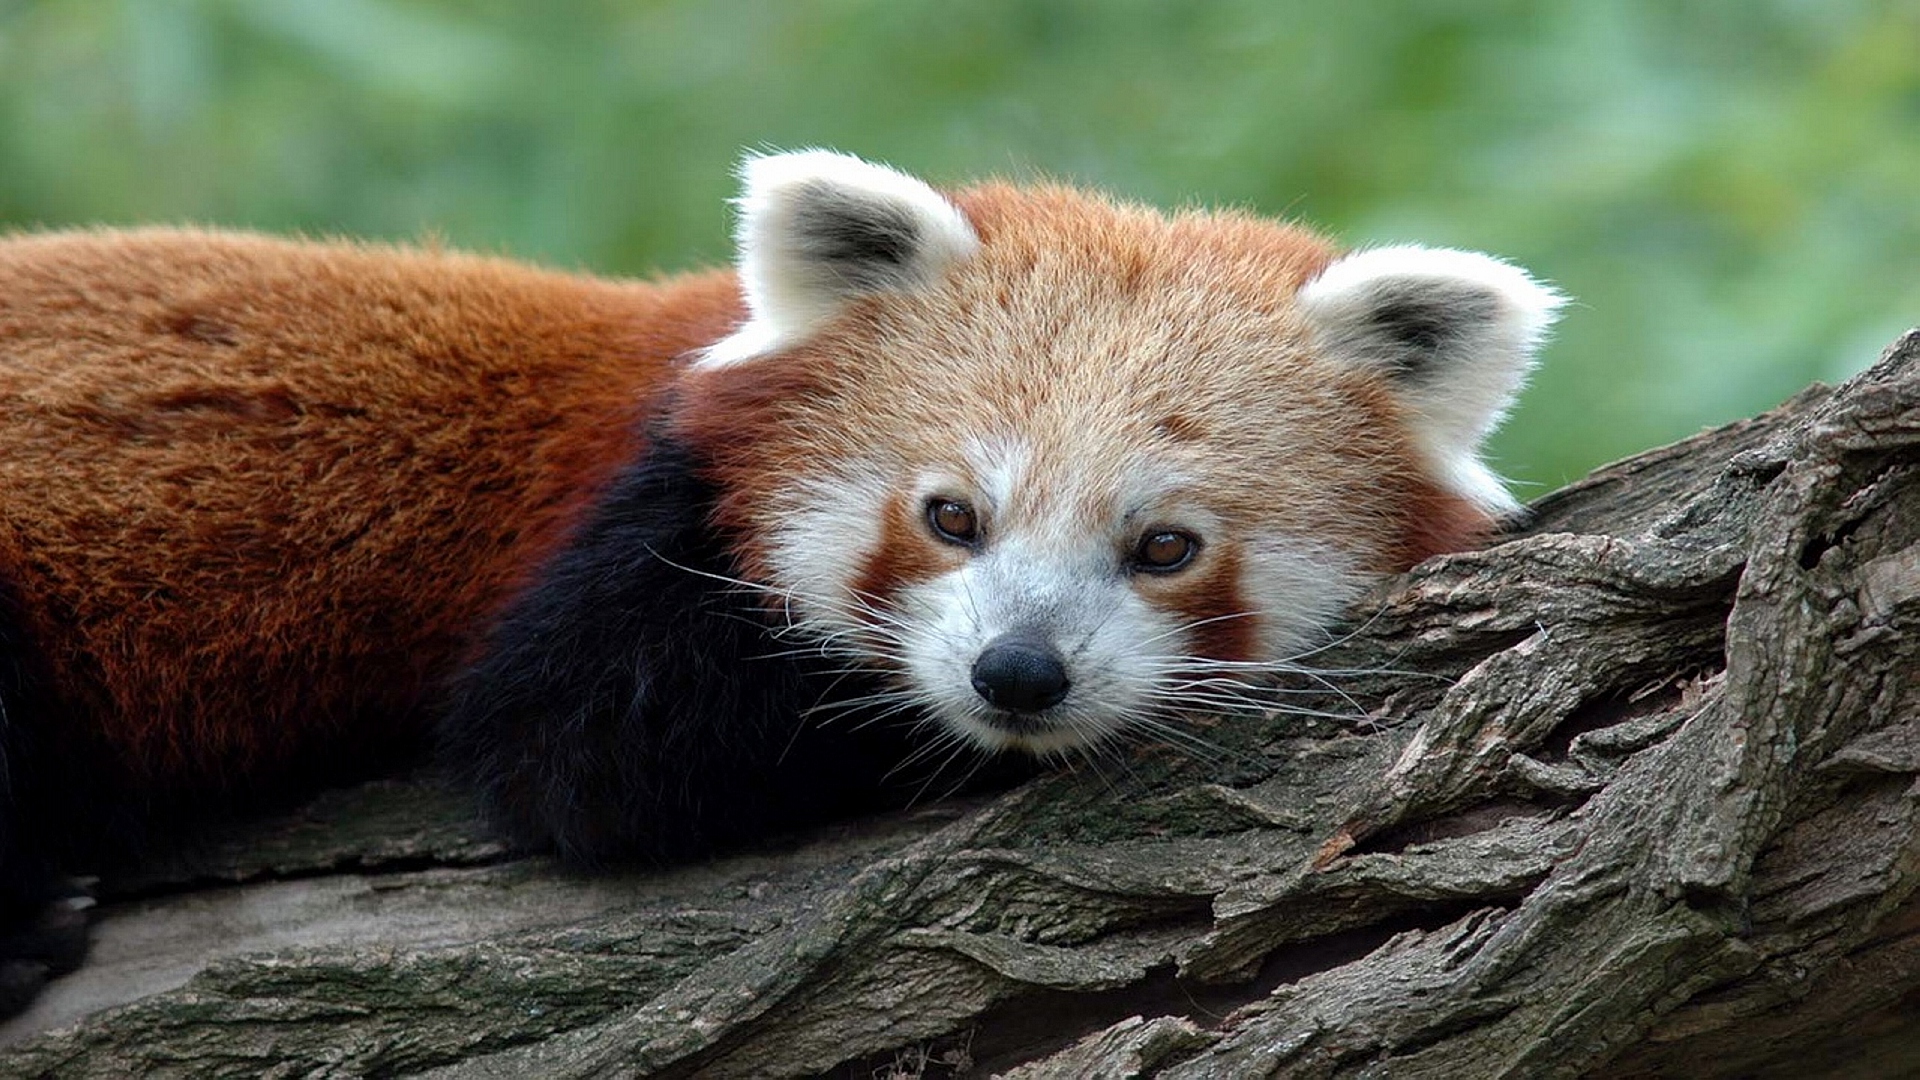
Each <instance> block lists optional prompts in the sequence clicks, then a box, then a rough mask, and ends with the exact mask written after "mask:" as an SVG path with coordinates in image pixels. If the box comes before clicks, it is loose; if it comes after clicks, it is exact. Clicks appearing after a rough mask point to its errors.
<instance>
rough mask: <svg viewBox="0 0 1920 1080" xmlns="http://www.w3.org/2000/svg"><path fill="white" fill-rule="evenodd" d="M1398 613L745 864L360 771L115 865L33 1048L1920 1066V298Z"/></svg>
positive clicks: (712, 1063) (763, 1067) (740, 1060)
mask: <svg viewBox="0 0 1920 1080" xmlns="http://www.w3.org/2000/svg"><path fill="white" fill-rule="evenodd" d="M1362 610H1363V613H1364V615H1363V618H1362V619H1361V620H1360V624H1359V626H1358V628H1357V630H1356V631H1355V633H1354V634H1353V635H1352V636H1351V637H1349V638H1347V639H1345V640H1343V641H1342V642H1341V643H1340V644H1339V645H1338V646H1337V647H1336V648H1334V649H1331V650H1329V651H1327V652H1325V653H1323V654H1322V655H1320V656H1318V657H1316V658H1315V660H1316V662H1317V663H1319V664H1320V665H1322V666H1323V667H1324V668H1325V669H1326V671H1327V674H1326V675H1325V676H1324V677H1322V678H1319V679H1312V680H1307V681H1304V682H1302V683H1301V684H1300V685H1298V686H1296V687H1294V688H1293V689H1295V690H1297V691H1299V693H1298V694H1297V695H1295V696H1292V697H1290V698H1289V700H1290V701H1294V702H1297V704H1298V707H1299V711H1298V712H1297V713H1295V714H1293V715H1287V716H1268V717H1248V718H1240V719H1232V720H1224V721H1218V722H1214V723H1211V724H1210V725H1209V726H1207V727H1205V728H1204V729H1203V734H1204V735H1205V737H1206V740H1207V741H1208V743H1209V744H1210V745H1211V746H1212V747H1213V748H1214V749H1213V750H1211V751H1208V752H1205V753H1183V752H1175V751H1172V750H1169V751H1165V752H1143V753H1140V754H1138V755H1135V756H1133V757H1132V758H1130V759H1129V760H1126V761H1124V762H1120V761H1108V762H1104V763H1101V764H1100V765H1099V766H1098V767H1082V768H1080V769H1078V770H1076V771H1073V772H1070V773H1063V774H1059V775H1053V776H1049V777H1046V778H1043V779H1041V780H1038V781H1035V782H1033V783H1030V784H1028V785H1026V786H1024V787H1022V788H1020V789H1018V790H1015V791H1012V792H1008V793H1006V794H1004V795H1001V796H998V797H993V798H988V799H977V800H972V801H968V802H963V803H959V804H945V805H941V806H937V807H934V808H932V809H930V810H928V811H924V812H921V813H918V814H906V815H899V816H896V817H891V818H887V819H883V820H878V821H871V822H861V823H856V824H853V825H849V826H847V827H845V828H842V829H838V830H834V831H833V832H831V833H829V834H825V835H817V836H814V837H810V838H807V839H806V840H804V841H803V842H798V841H797V842H795V843H794V844H791V845H788V846H786V847H783V848H781V849H779V850H777V851H773V852H769V853H763V854H759V855H755V856H750V857H743V858H739V859H734V860H729V861H726V862H723V863H719V864H715V865H712V866H705V867H694V868H687V869H684V870H680V871H675V872H672V873H666V874H658V875H648V876H633V877H625V878H600V879H579V878H572V877H569V876H566V875H564V874H562V873H559V872H557V871H555V870H554V869H553V868H552V867H550V866H548V865H546V864H543V863H540V862H537V861H534V862H529V861H515V860H511V859H508V858H506V857H505V855H504V854H503V853H502V852H501V851H500V849H499V848H498V847H496V846H493V845H490V844H488V843H487V842H486V841H485V840H484V838H480V837H476V836H474V835H473V834H472V833H471V832H470V831H469V830H468V827H467V826H466V825H465V817H464V814H465V810H464V806H463V804H462V802H461V801H460V800H458V799H456V798H450V797H447V796H445V795H444V794H441V793H438V792H436V791H435V790H434V789H433V788H432V787H431V786H428V785H407V784H401V785H393V784H388V785H376V786H374V787H371V788H368V789H365V790H362V791H359V792H351V793H345V794H341V795H336V796H333V797H331V798H330V799H329V800H326V801H323V802H322V803H320V804H317V805H316V807H314V808H312V809H310V810H309V811H308V812H307V813H306V814H304V815H301V816H299V817H297V818H295V819H293V820H292V821H288V822H281V823H269V824H265V825H259V826H255V827H253V828H251V829H249V830H241V831H239V832H236V833H235V834H233V835H232V836H230V837H227V838H224V839H223V840H221V841H220V842H219V843H215V844H209V845H208V846H207V848H206V849H205V850H203V851H201V852H199V853H198V854H197V855H196V857H195V859H193V860H190V861H188V862H184V863H181V864H179V865H174V866H169V867H163V868H157V869H154V870H152V871H150V872H149V873H148V875H147V876H146V877H144V878H143V879H141V880H132V879H127V880H122V881H118V882H107V883H105V886H104V887H105V889H106V891H107V895H108V901H107V902H106V903H105V904H104V905H103V917H102V919H101V921H100V927H99V930H100V943H99V945H98V946H97V947H96V963H95V966H94V968H93V971H94V972H95V974H94V975H93V976H92V977H91V979H92V981H91V982H89V981H88V980H89V974H88V972H87V971H85V970H83V971H82V972H81V973H80V974H77V975H75V976H71V977H69V979H67V980H63V982H64V983H65V985H64V986H59V985H57V986H56V987H55V989H54V991H53V992H52V993H51V994H50V995H49V997H48V1002H47V1003H46V1004H45V1005H43V1007H42V1009H41V1010H39V1011H37V1012H36V1013H33V1014H29V1015H28V1016H27V1017H24V1018H22V1019H20V1020H17V1021H15V1022H13V1023H12V1024H11V1025H10V1026H9V1027H8V1028H7V1029H5V1031H4V1032H0V1035H3V1036H4V1037H8V1038H11V1039H12V1040H13V1041H12V1044H11V1046H10V1047H9V1048H8V1049H7V1050H6V1051H5V1053H4V1057H0V1076H33V1075H42V1074H58V1075H61V1076H123V1075H135V1074H141V1075H160V1076H166V1075H179V1076H188V1075H191V1076H196V1077H198V1076H217V1075H246V1076H256V1075H272V1076H354V1075H363V1074H378V1075H408V1074H413V1073H421V1072H425V1073H431V1074H433V1075H436V1076H445V1077H480V1076H502V1077H505V1076H524V1075H541V1076H603V1075H616V1076H617V1075H632V1076H643V1075H644V1076H694V1075H698V1076H703V1077H731V1076H739V1077H747V1076H788V1075H807V1074H816V1073H829V1074H839V1075H846V1076H861V1077H866V1076H871V1075H888V1074H889V1073H891V1074H893V1075H899V1076H921V1075H925V1076H944V1075H950V1074H956V1073H957V1074H968V1075H972V1074H985V1073H991V1072H1000V1071H1008V1070H1011V1075H1016V1076H1022V1077H1044V1076H1059V1075H1074V1076H1138V1075H1167V1076H1193V1077H1200V1076H1263V1075H1271V1076H1288V1077H1293V1076H1311V1077H1346V1076H1352V1077H1362V1076H1393V1077H1435V1078H1440V1077H1460V1076H1474V1077H1582V1076H1606V1077H1639V1076H1676V1077H1677V1076H1685V1077H1721V1076H1725V1077H1733V1076H1783V1077H1784V1076H1794V1077H1806V1076H1819V1075H1834V1076H1848V1077H1861V1076H1898V1075H1912V1074H1914V1073H1916V1072H1920V900H1916V898H1915V896H1914V889H1915V884H1916V882H1920V809H1917V808H1916V798H1915V796H1916V792H1917V791H1920V787H1917V786H1916V778H1917V777H1920V633H1916V631H1920V333H1914V334H1909V335H1908V336H1907V337H1906V338H1904V339H1902V341H1900V342H1899V343H1897V344H1896V345H1895V346H1894V347H1893V348H1892V349H1891V350H1889V351H1888V353H1887V354H1886V355H1885V356H1884V357H1883V358H1882V359H1881V361H1880V362H1879V363H1878V364H1877V365H1875V366H1874V367H1873V368H1872V369H1871V370H1869V371H1867V372H1866V373H1864V374H1862V375H1861V376H1859V377H1858V378H1856V379H1854V380H1852V381H1851V382H1849V383H1847V384H1846V385H1845V386H1842V387H1840V388H1838V389H1829V388H1825V387H1814V388H1812V389H1810V390H1808V391H1806V392H1804V393H1802V394H1801V395H1800V396H1798V397H1796V398H1795V399H1794V400H1792V401H1790V402H1788V403H1787V404H1786V405H1784V406H1782V407H1781V408H1779V409H1777V410H1775V411H1773V412H1771V413H1768V414H1766V415H1763V416H1760V417H1757V418H1755V419H1753V420H1750V421H1746V422H1743V423H1739V424H1734V425H1732V426H1729V427H1726V428H1723V429H1720V430H1717V431H1712V432H1709V433H1706V434H1703V435H1701V436H1698V437H1696V438H1693V439H1690V440H1687V441H1685V442H1682V443H1679V444H1676V445H1674V446H1671V447H1667V448H1664V449H1661V450H1656V451H1653V452H1651V453H1648V454H1644V455H1642V456H1640V457H1637V458H1634V459H1632V460H1629V461H1625V462H1622V463H1620V464H1617V465H1614V466H1611V467H1608V468H1606V469H1603V470H1601V471H1600V472H1598V473H1596V474H1594V475H1593V476H1592V477H1589V478H1588V479H1586V480H1584V481H1582V482H1580V483H1578V484H1575V485H1573V486H1571V487H1569V488H1567V489H1565V490H1563V491H1560V492H1556V493H1554V494H1552V495H1549V496H1547V497H1546V498H1544V499H1542V500H1540V502H1539V503H1537V504H1536V505H1535V507H1534V509H1533V517H1532V520H1531V522H1530V523H1529V524H1528V525H1527V526H1526V527H1525V528H1523V529H1521V530H1519V531H1517V532H1516V533H1515V534H1514V535H1512V536H1511V537H1509V538H1508V539H1506V540H1505V541H1504V542H1502V543H1500V544H1498V545H1496V546H1493V547H1491V548H1488V549H1486V550H1483V551H1477V552H1469V553H1465V554H1460V555H1454V556H1450V557H1446V558H1441V559H1437V560H1433V561H1431V562H1429V563H1427V564H1425V565H1423V566H1421V567H1420V568H1418V569H1417V570H1415V571H1414V572H1413V573H1411V574H1409V575H1407V576H1406V577H1404V578H1403V579H1400V580H1398V581H1396V582H1393V583H1392V584H1391V585H1390V587H1387V588H1383V589H1381V590H1380V591H1379V592H1378V593H1376V594H1375V595H1374V596H1373V597H1372V598H1371V599H1370V601H1369V603H1368V604H1366V605H1364V606H1363V609H1362ZM1196 730H1201V729H1196ZM277 915H284V916H285V917H286V918H287V920H288V923H282V924H276V921H275V920H276V916H277ZM196 919H198V921H197V922H196V921H195V920H196ZM169 920H171V921H169ZM288 924H290V925H291V926H292V927H293V929H291V930H287V929H276V926H277V925H278V926H282V927H284V926H286V925H288ZM175 926H178V927H184V928H186V929H182V930H181V932H180V933H179V934H171V933H169V932H167V930H166V928H167V927H175ZM156 928H158V929H156ZM196 928H197V929H196ZM189 930H193V932H194V933H198V934H199V936H198V937H195V936H193V933H189V932H188V931H189ZM265 946H272V948H263V947H265ZM88 1010H98V1011H92V1012H90V1013H89V1012H88ZM83 1013H86V1015H84V1016H83V1015H81V1014H83ZM75 1020H77V1022H73V1023H69V1022H70V1021H75ZM63 1023H64V1024H67V1026H63V1027H55V1028H54V1029H52V1030H44V1029H45V1028H47V1026H48V1025H50V1024H63Z"/></svg>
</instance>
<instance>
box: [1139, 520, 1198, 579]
mask: <svg viewBox="0 0 1920 1080" xmlns="http://www.w3.org/2000/svg"><path fill="white" fill-rule="evenodd" d="M1199 550H1200V540H1199V538H1198V537H1196V536H1194V535H1193V534H1192V533H1184V532H1181V531H1179V530H1178V529H1161V530H1157V531H1155V532H1150V533H1148V534H1146V535H1145V536H1142V537H1141V538H1140V546H1139V547H1136V548H1134V549H1133V565H1134V566H1135V567H1136V568H1138V569H1141V570H1147V571H1151V572H1153V573H1156V574H1164V573H1168V572H1170V571H1173V570H1178V569H1180V568H1181V567H1183V566H1185V565H1187V563H1189V562H1191V561H1192V560H1193V554H1194V552H1196V551H1199Z"/></svg>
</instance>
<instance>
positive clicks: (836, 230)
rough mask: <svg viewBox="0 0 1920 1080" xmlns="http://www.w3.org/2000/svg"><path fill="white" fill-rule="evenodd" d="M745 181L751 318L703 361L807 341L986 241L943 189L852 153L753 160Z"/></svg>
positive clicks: (745, 168) (742, 246) (745, 279)
mask: <svg viewBox="0 0 1920 1080" xmlns="http://www.w3.org/2000/svg"><path fill="white" fill-rule="evenodd" d="M740 179H741V192H740V197H739V199H738V200H736V205H738V207H739V212H740V224H739V227H738V231H737V234H736V241H737V243H738V247H739V268H740V285H741V289H742V291H743V292H744V293H745V294H746V300H747V313H748V318H747V321H746V323H745V324H744V325H742V326H741V327H740V328H739V329H738V330H736V331H734V332H733V334H731V335H730V336H728V337H727V338H725V339H724V340H722V341H720V342H719V343H717V344H715V345H713V346H711V347H709V348H708V349H706V350H705V351H704V352H703V353H701V354H700V356H699V358H698V359H697V360H696V361H695V366H697V367H707V368H714V367H723V366H725V365H727V364H733V363H738V362H739V361H742V360H747V359H751V358H752V357H755V356H760V355H763V354H765V353H770V352H775V351H778V350H780V349H782V348H786V347H788V346H790V345H793V344H795V343H797V342H800V341H803V340H805V339H806V338H807V336H808V335H810V334H812V333H813V332H814V331H815V330H817V329H818V328H819V327H820V326H821V325H822V324H823V323H825V322H826V321H827V320H828V319H830V318H832V317H833V316H834V315H835V314H837V313H838V312H839V311H840V310H841V309H842V308H843V307H844V306H845V305H846V304H847V302H848V301H850V300H852V299H854V298H855V297H858V296H861V295H864V294H867V293H872V292H879V291H883V290H892V289H908V288H912V287H914V286H915V285H919V284H922V283H924V282H927V281H930V280H932V279H933V278H934V277H935V276H936V275H937V274H938V273H939V272H940V271H941V269H943V268H944V267H946V266H947V265H948V264H949V263H951V262H952V261H953V260H955V259H959V258H963V257H965V256H966V255H969V254H971V253H972V252H973V251H974V250H975V249H977V248H978V247H979V244H980V241H979V238H978V237H977V236H976V235H975V234H974V231H973V225H972V224H971V223H970V222H968V221H967V219H966V215H964V214H962V213H961V212H960V210H959V208H958V207H956V206H954V205H953V204H952V203H951V202H948V201H947V199H946V198H945V197H944V196H942V195H941V194H940V193H939V192H937V191H935V190H933V188H931V187H928V186H927V185H926V184H924V183H922V182H921V181H919V180H916V179H914V178H913V177H911V176H908V175H906V174H905V173H902V172H897V171H895V170H893V169H889V168H887V167H886V166H884V165H874V164H871V163H869V162H865V161H862V160H860V159H859V158H857V157H853V156H851V155H848V154H837V153H834V152H832V151H828V150H803V151H797V152H794V153H789V154H773V155H769V156H765V157H749V158H747V159H746V160H745V161H743V162H742V163H741V165H740Z"/></svg>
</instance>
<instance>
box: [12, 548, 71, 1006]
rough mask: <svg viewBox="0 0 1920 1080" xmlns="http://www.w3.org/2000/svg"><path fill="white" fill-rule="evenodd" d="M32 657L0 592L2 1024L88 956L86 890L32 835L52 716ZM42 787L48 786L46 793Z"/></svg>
mask: <svg viewBox="0 0 1920 1080" xmlns="http://www.w3.org/2000/svg"><path fill="white" fill-rule="evenodd" d="M32 663H33V660H32V656H31V655H30V653H29V650H28V648H27V644H26V640H25V635H24V634H23V633H22V632H21V631H20V622H19V619H18V618H17V617H16V616H15V615H14V613H13V605H12V598H11V596H10V595H9V594H8V593H7V592H6V590H5V587H4V585H0V1017H7V1016H11V1015H13V1014H14V1013H17V1012H19V1011H21V1010H22V1009H25V1008H26V1007H27V1006H28V1005H29V1004H31V1003H32V1002H33V999H34V997H35V996H36V995H38V994H39V992H40V989H41V987H42V986H43V985H44V984H45V983H46V981H47V980H48V979H50V978H52V977H54V976H56V975H64V974H66V973H67V972H69V971H72V970H73V969H74V968H76V967H79V966H80V961H81V960H82V959H84V958H85V956H86V952H87V909H88V908H90V907H91V906H92V899H91V897H89V896H88V895H87V893H86V890H85V889H83V888H81V887H80V886H78V885H76V884H74V883H73V882H72V881H69V880H68V879H66V878H64V877H62V876H60V874H59V873H57V872H56V871H55V869H54V867H53V865H52V862H51V860H50V859H49V858H48V857H47V856H46V855H45V854H44V852H43V849H44V846H45V843H46V842H47V839H48V838H47V837H45V836H43V835H41V834H40V832H39V830H37V829H36V828H35V826H36V825H38V824H43V823H39V822H36V821H35V820H34V819H35V816H36V814H35V809H34V808H35V806H36V804H37V800H36V799H34V797H33V795H32V793H31V792H30V791H29V790H28V789H29V787H30V784H29V783H28V781H29V779H30V778H31V777H32V776H33V775H34V769H35V765H36V764H37V763H36V762H35V761H34V760H33V758H34V755H33V754H32V747H33V741H34V738H35V736H36V735H42V734H44V733H41V732H36V731H35V730H34V728H33V727H32V723H33V721H34V720H36V719H37V720H41V721H43V722H44V720H45V718H46V713H47V709H46V707H45V703H44V702H42V701H40V700H39V699H38V697H37V695H36V693H35V691H36V682H35V680H34V679H33V678H32V676H31V674H30V672H31V669H32ZM43 786H44V785H43Z"/></svg>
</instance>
